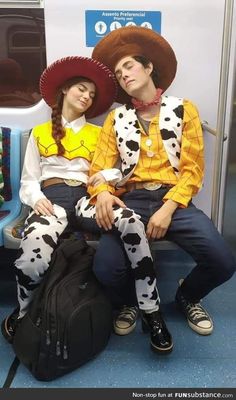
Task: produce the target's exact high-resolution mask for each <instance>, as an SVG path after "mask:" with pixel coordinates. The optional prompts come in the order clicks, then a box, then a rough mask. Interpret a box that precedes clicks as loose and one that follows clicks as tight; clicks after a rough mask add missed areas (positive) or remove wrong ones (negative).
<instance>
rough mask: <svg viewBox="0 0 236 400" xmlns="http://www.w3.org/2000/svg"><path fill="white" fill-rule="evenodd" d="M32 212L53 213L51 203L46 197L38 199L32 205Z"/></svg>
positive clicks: (49, 214) (48, 214)
mask: <svg viewBox="0 0 236 400" xmlns="http://www.w3.org/2000/svg"><path fill="white" fill-rule="evenodd" d="M34 212H35V214H37V215H40V214H41V215H47V216H49V217H50V216H51V215H54V210H53V205H52V203H51V201H50V200H48V199H39V200H38V201H36V203H35V205H34Z"/></svg>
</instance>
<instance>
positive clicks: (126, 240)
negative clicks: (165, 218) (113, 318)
mask: <svg viewBox="0 0 236 400" xmlns="http://www.w3.org/2000/svg"><path fill="white" fill-rule="evenodd" d="M76 209H77V213H78V215H82V216H83V217H86V218H95V206H93V205H91V204H89V201H88V199H87V200H85V199H81V200H80V201H79V202H78V204H77V206H76ZM114 217H115V220H114V224H115V227H116V228H117V230H118V232H119V236H120V238H121V240H122V242H123V245H124V248H125V251H126V253H127V256H128V258H129V261H130V264H131V267H132V268H133V270H134V274H135V287H136V295H137V299H138V304H139V308H140V309H141V310H145V311H155V310H158V308H159V303H160V299H159V294H158V290H157V287H156V274H155V270H154V266H153V259H152V255H151V251H150V247H149V244H148V240H147V237H146V233H145V228H144V225H143V223H142V221H141V220H140V216H139V215H137V214H135V212H134V211H133V210H131V209H129V208H116V209H114Z"/></svg>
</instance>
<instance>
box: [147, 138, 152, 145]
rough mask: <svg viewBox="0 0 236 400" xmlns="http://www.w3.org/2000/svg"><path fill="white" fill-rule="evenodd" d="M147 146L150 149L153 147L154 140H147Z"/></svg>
mask: <svg viewBox="0 0 236 400" xmlns="http://www.w3.org/2000/svg"><path fill="white" fill-rule="evenodd" d="M146 145H147V146H148V147H150V146H151V145H152V139H147V140H146Z"/></svg>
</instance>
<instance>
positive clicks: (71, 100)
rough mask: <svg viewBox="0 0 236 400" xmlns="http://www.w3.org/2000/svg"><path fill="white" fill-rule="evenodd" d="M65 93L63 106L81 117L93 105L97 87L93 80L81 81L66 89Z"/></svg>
mask: <svg viewBox="0 0 236 400" xmlns="http://www.w3.org/2000/svg"><path fill="white" fill-rule="evenodd" d="M63 94H64V100H63V108H66V109H67V111H70V112H73V113H74V114H75V116H76V117H79V116H81V115H82V114H84V113H85V112H86V111H87V110H88V109H89V107H91V105H92V103H93V99H94V97H95V94H96V87H95V84H94V83H93V82H86V81H81V82H79V83H76V84H75V85H73V86H71V87H70V88H69V89H64V90H63Z"/></svg>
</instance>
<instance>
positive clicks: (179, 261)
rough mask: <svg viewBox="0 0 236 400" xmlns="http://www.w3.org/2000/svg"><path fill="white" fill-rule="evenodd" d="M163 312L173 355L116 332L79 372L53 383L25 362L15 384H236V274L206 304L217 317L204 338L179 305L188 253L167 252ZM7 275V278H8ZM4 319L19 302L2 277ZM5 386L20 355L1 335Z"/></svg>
mask: <svg viewBox="0 0 236 400" xmlns="http://www.w3.org/2000/svg"><path fill="white" fill-rule="evenodd" d="M156 265H157V274H158V280H159V291H160V295H161V298H162V307H163V313H164V315H165V318H166V322H167V325H168V327H169V329H170V331H171V332H172V336H173V340H174V349H173V352H172V353H171V354H169V355H167V356H159V355H157V354H155V353H153V352H152V351H151V350H150V347H149V336H148V334H143V333H142V331H141V324H140V320H139V321H138V324H137V327H136V330H135V331H134V332H133V333H131V334H130V335H127V336H117V335H115V334H112V335H111V338H110V341H109V343H108V345H107V347H106V348H105V350H104V351H103V352H102V353H100V354H99V355H98V356H97V357H96V358H94V359H93V360H91V361H90V362H88V363H87V364H85V365H83V366H82V367H80V368H79V369H78V370H76V371H74V372H72V373H70V374H67V375H65V376H64V377H61V378H59V379H57V380H54V381H52V382H49V383H48V382H47V383H45V382H40V381H37V380H36V379H34V378H33V377H32V375H31V374H30V372H29V371H28V370H27V369H26V368H25V367H24V366H23V365H20V366H19V368H18V370H17V373H16V376H15V378H14V380H13V382H12V384H11V387H12V388H233V387H235V384H236V340H235V332H236V317H235V304H236V301H235V300H236V290H235V284H236V275H235V276H233V278H232V279H231V280H230V281H228V282H226V283H225V284H223V285H222V286H220V287H218V288H216V289H215V290H214V291H213V292H212V293H210V294H209V295H208V296H207V298H206V299H204V301H203V304H204V305H205V306H206V308H207V309H208V311H209V313H210V314H211V316H212V318H213V320H214V331H213V333H212V334H211V335H210V336H199V335H198V334H196V333H195V332H193V331H192V330H191V329H190V328H189V327H188V325H187V323H186V321H185V318H184V317H183V315H182V314H181V313H180V312H179V310H178V309H177V308H176V306H175V303H174V296H175V291H176V288H177V282H178V279H179V278H180V277H184V276H185V275H186V274H187V273H188V271H189V270H190V268H191V267H192V261H191V260H190V259H189V257H188V256H187V255H186V254H185V253H183V252H182V251H169V252H166V251H161V252H160V254H159V255H158V259H157V260H156ZM3 278H4V279H3ZM0 293H1V294H0V296H1V299H0V300H1V319H2V318H4V317H5V316H6V315H7V314H8V313H9V312H10V311H11V310H12V308H13V307H14V305H15V284H14V280H13V279H12V276H9V277H7V273H6V272H5V273H4V276H3V277H1V281H0ZM0 359H1V369H0V384H1V386H2V385H3V383H4V381H5V379H6V376H7V373H8V370H9V367H10V365H11V363H12V361H13V359H14V353H13V350H12V348H11V346H10V345H9V344H8V343H7V342H6V341H5V340H4V339H3V337H0Z"/></svg>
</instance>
